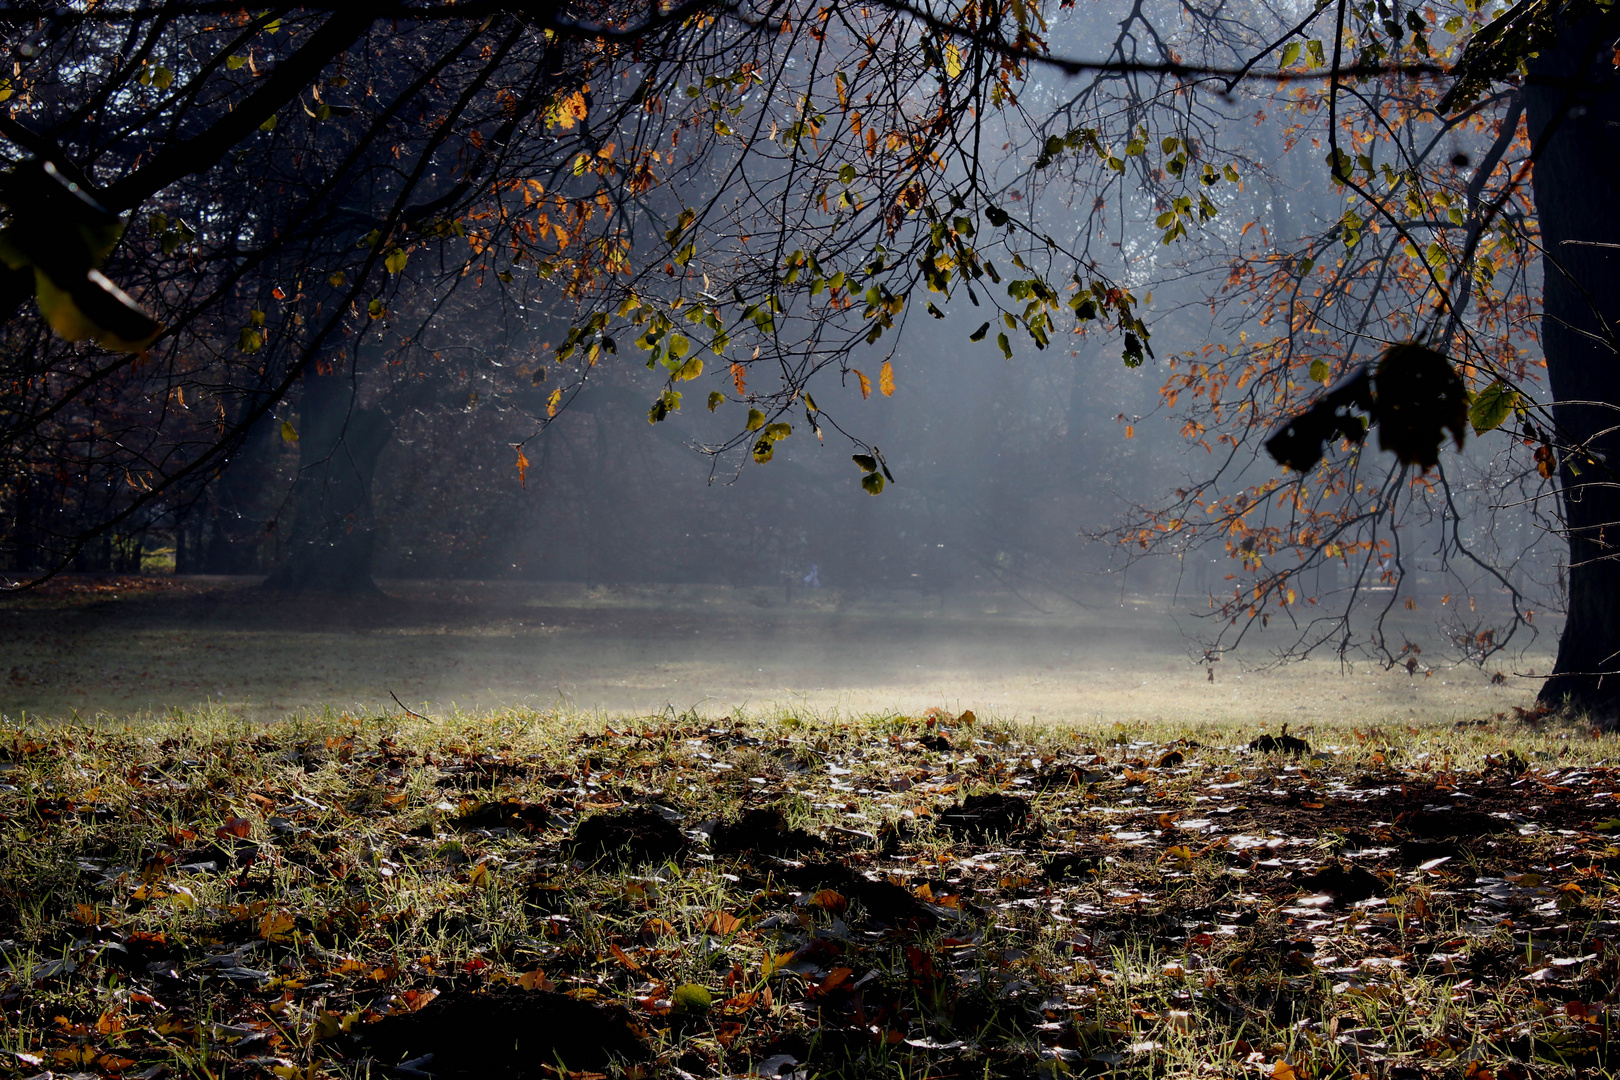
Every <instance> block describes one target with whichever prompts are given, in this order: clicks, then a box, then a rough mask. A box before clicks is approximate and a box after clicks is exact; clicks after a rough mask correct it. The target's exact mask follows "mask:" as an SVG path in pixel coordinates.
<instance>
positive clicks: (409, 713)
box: [388, 690, 432, 723]
mask: <svg viewBox="0 0 1620 1080" xmlns="http://www.w3.org/2000/svg"><path fill="white" fill-rule="evenodd" d="M388 696H389V697H391V698H393V699H394V704H395V705H398V706H399V707H400V708H401V709H405V715H406V716H414V717H416V718H417V719H418V720H426V721H428V722H429V723H432V717H428V716H423V715H422V714H421V713H419V712H412V711H411V710H410V709H406V708H405V703H404V702H403V701H401V700H399V695H398V694H396V693H394V692H393V691H392V690H390V691H388Z"/></svg>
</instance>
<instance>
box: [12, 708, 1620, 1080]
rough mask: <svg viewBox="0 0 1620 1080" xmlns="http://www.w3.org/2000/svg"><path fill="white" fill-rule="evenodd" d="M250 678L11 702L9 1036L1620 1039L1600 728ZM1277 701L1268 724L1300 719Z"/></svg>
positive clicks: (583, 1058)
mask: <svg viewBox="0 0 1620 1080" xmlns="http://www.w3.org/2000/svg"><path fill="white" fill-rule="evenodd" d="M1259 734H1262V733H1261V732H1260V731H1259V730H1258V729H1256V728H1252V727H1251V728H1243V727H1239V726H1235V725H1210V726H1200V727H1186V728H1177V727H1172V726H1169V725H1164V724H1159V725H1155V726H1151V727H1150V726H1125V725H1118V726H1112V727H1100V728H1094V729H1091V730H1086V729H1081V728H1055V727H1054V728H1043V727H1035V726H1028V725H1024V726H1011V725H1005V724H998V723H989V722H975V721H974V718H973V717H971V716H951V715H949V714H940V713H936V714H934V715H931V716H930V715H925V716H899V715H887V716H872V717H868V718H865V719H862V720H859V721H853V722H848V723H829V722H825V721H820V720H814V719H805V718H802V717H796V716H794V715H791V714H781V715H770V716H755V717H746V718H745V717H741V716H739V717H736V718H730V717H728V718H723V719H713V718H710V719H704V718H699V717H696V716H692V715H685V716H681V715H676V714H673V713H666V714H664V715H662V716H653V717H636V718H629V717H627V718H616V719H611V720H608V721H606V722H604V721H603V720H601V719H599V718H598V719H592V718H589V717H579V716H568V715H555V714H540V713H533V712H524V711H513V712H501V713H489V714H479V715H453V716H449V717H444V718H439V719H435V720H427V719H423V718H413V717H408V716H407V717H404V718H400V719H390V718H378V717H365V718H360V717H353V716H349V715H337V714H332V713H327V714H324V715H320V716H309V715H306V716H304V717H302V718H299V719H293V720H288V721H284V722H280V723H276V724H271V725H260V724H249V723H247V722H245V721H242V720H241V719H239V718H234V717H231V716H229V715H228V714H225V713H224V712H222V711H215V712H213V713H206V712H205V713H195V714H191V715H187V716H184V717H181V718H178V719H176V720H174V721H154V722H143V723H140V724H135V725H130V726H117V725H100V726H30V727H27V728H25V729H20V730H7V731H5V732H0V829H3V839H0V860H3V865H0V1010H3V1014H4V1020H3V1022H0V1055H3V1056H0V1073H3V1074H5V1075H10V1076H16V1077H28V1076H36V1077H40V1076H54V1077H61V1076H84V1077H91V1076H122V1077H126V1078H131V1080H133V1078H142V1080H156V1078H157V1077H160V1076H164V1075H172V1076H186V1077H198V1078H206V1080H226V1078H244V1080H245V1078H249V1077H264V1078H266V1080H268V1078H269V1077H271V1076H274V1077H277V1078H279V1080H295V1078H299V1080H316V1078H319V1077H330V1078H336V1077H361V1076H368V1075H375V1076H378V1077H388V1076H392V1077H399V1078H401V1080H421V1078H422V1077H424V1076H429V1075H431V1076H438V1077H467V1078H469V1080H470V1078H472V1077H474V1076H477V1077H496V1078H516V1077H519V1076H548V1075H549V1076H556V1075H560V1074H563V1073H569V1074H572V1075H575V1076H589V1075H593V1074H595V1075H608V1076H626V1077H654V1076H668V1077H686V1076H693V1077H730V1076H739V1075H747V1074H762V1075H768V1076H793V1077H816V1076H827V1077H832V1076H846V1077H865V1076H894V1077H907V1078H910V1077H916V1078H923V1077H942V1078H943V1077H964V1078H965V1077H1029V1076H1060V1075H1066V1074H1071V1073H1072V1074H1088V1075H1094V1074H1117V1075H1122V1076H1123V1075H1130V1076H1193V1075H1197V1076H1236V1075H1247V1076H1256V1077H1269V1078H1272V1080H1314V1078H1319V1077H1329V1076H1339V1077H1344V1078H1346V1080H1351V1078H1354V1077H1358V1076H1368V1077H1379V1078H1384V1080H1389V1078H1396V1080H1399V1078H1417V1077H1420V1076H1434V1077H1440V1076H1445V1077H1456V1078H1459V1080H1462V1078H1467V1080H1516V1078H1521V1077H1530V1076H1536V1077H1541V1076H1556V1075H1574V1074H1576V1073H1582V1074H1586V1073H1591V1072H1594V1071H1602V1070H1607V1069H1609V1068H1612V1067H1613V1062H1614V1061H1615V1058H1614V1057H1613V1056H1612V1053H1611V1049H1610V1047H1611V1044H1610V1041H1609V1034H1610V1028H1611V1021H1610V1017H1611V1012H1610V1010H1611V1004H1612V1002H1613V1000H1614V994H1615V990H1616V982H1617V979H1620V952H1617V951H1616V948H1615V943H1616V929H1617V927H1620V923H1617V921H1616V918H1617V916H1616V913H1615V905H1616V894H1615V893H1614V892H1612V891H1611V889H1612V887H1613V884H1614V881H1615V875H1614V871H1613V869H1612V868H1613V867H1614V866H1615V864H1616V861H1617V860H1620V846H1617V845H1616V843H1615V842H1614V840H1613V837H1614V836H1615V835H1616V834H1617V832H1620V807H1616V806H1615V804H1614V794H1615V789H1616V786H1617V778H1616V776H1615V773H1614V770H1613V769H1612V768H1610V767H1609V766H1607V765H1605V764H1604V762H1605V761H1606V760H1608V759H1610V758H1612V756H1613V751H1612V748H1611V745H1610V744H1611V743H1612V742H1613V739H1614V736H1599V735H1596V734H1594V733H1592V732H1589V731H1587V730H1585V729H1584V728H1581V727H1578V726H1571V725H1569V724H1562V723H1559V722H1554V721H1546V720H1539V719H1536V718H1533V717H1531V718H1522V717H1518V716H1515V715H1512V714H1509V715H1506V716H1501V717H1498V718H1496V719H1491V720H1486V721H1483V722H1480V723H1470V724H1465V725H1455V726H1454V725H1451V724H1445V725H1427V726H1423V725H1415V726H1408V725H1405V724H1402V725H1399V726H1394V727H1387V726H1386V727H1383V728H1372V729H1368V728H1362V729H1356V728H1353V727H1350V726H1348V725H1344V726H1319V727H1316V728H1314V729H1305V730H1298V731H1291V732H1289V738H1292V737H1294V736H1301V737H1303V739H1304V740H1305V741H1307V742H1308V743H1309V744H1310V748H1309V749H1308V750H1304V751H1303V752H1299V753H1295V752H1291V751H1298V750H1299V749H1300V748H1299V747H1297V746H1293V745H1292V744H1288V740H1287V739H1284V740H1282V741H1283V742H1284V743H1285V744H1288V745H1285V746H1283V747H1282V748H1280V749H1274V750H1269V751H1268V750H1265V749H1251V748H1250V746H1249V745H1248V744H1249V742H1250V740H1251V739H1253V738H1254V737H1255V736H1257V735H1259ZM1265 734H1269V735H1272V736H1278V735H1280V734H1281V732H1279V731H1278V730H1277V729H1276V728H1272V729H1271V730H1270V731H1268V732H1266V733H1265Z"/></svg>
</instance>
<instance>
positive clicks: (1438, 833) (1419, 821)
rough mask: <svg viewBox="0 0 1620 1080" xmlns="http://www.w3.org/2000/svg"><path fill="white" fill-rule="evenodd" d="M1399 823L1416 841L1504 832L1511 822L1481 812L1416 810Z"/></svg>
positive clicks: (1397, 822)
mask: <svg viewBox="0 0 1620 1080" xmlns="http://www.w3.org/2000/svg"><path fill="white" fill-rule="evenodd" d="M1395 824H1396V825H1397V826H1399V827H1400V828H1402V829H1404V830H1405V831H1406V835H1408V836H1410V837H1411V838H1412V839H1414V840H1442V839H1445V840H1449V839H1453V838H1457V837H1462V838H1468V837H1474V836H1485V835H1486V834H1488V833H1495V832H1501V831H1503V830H1504V829H1506V828H1507V827H1508V823H1507V822H1505V821H1503V820H1502V819H1501V818H1493V817H1491V815H1489V814H1482V813H1480V812H1479V811H1478V810H1451V809H1445V810H1413V811H1410V812H1409V813H1405V814H1402V815H1401V816H1400V817H1398V818H1396V819H1395Z"/></svg>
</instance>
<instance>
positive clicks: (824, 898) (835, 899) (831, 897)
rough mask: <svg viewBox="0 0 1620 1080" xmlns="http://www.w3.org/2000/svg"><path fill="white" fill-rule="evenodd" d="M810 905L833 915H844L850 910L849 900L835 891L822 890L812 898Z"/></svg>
mask: <svg viewBox="0 0 1620 1080" xmlns="http://www.w3.org/2000/svg"><path fill="white" fill-rule="evenodd" d="M809 904H810V906H811V907H818V908H820V909H821V910H822V911H825V912H828V913H830V914H833V915H842V914H843V913H844V912H845V911H847V910H848V909H849V900H848V899H847V898H846V897H845V896H844V894H843V893H841V892H837V891H836V890H833V889H822V890H821V891H820V892H818V893H816V894H815V895H814V896H812V897H811V898H810V900H809Z"/></svg>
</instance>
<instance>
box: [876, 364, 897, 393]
mask: <svg viewBox="0 0 1620 1080" xmlns="http://www.w3.org/2000/svg"><path fill="white" fill-rule="evenodd" d="M878 389H879V390H881V391H883V396H884V397H890V396H892V395H893V394H894V365H893V364H891V363H889V362H888V361H887V360H885V361H883V370H881V371H879V372H878Z"/></svg>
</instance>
